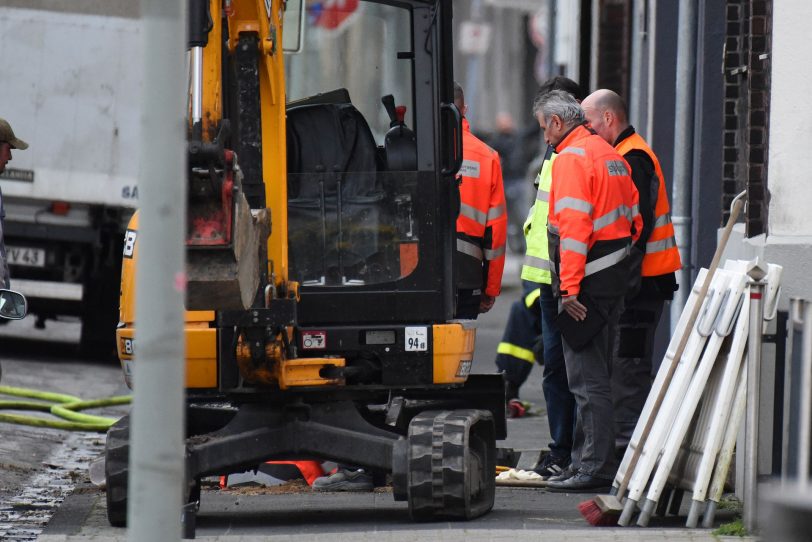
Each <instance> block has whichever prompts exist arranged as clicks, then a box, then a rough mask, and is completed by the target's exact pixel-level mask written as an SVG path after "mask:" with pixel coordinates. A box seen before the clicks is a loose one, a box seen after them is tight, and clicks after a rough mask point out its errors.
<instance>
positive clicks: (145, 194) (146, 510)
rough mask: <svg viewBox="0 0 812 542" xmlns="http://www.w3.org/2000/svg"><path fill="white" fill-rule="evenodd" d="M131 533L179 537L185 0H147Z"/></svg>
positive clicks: (139, 539)
mask: <svg viewBox="0 0 812 542" xmlns="http://www.w3.org/2000/svg"><path fill="white" fill-rule="evenodd" d="M141 13H142V17H143V23H144V24H143V30H144V32H143V40H144V41H143V45H144V50H143V66H144V88H143V95H142V98H143V100H142V113H141V119H142V124H141V148H142V155H141V160H140V164H141V170H140V176H139V187H140V217H139V231H138V262H137V264H136V265H137V267H136V269H137V278H136V318H135V320H136V330H137V331H136V333H137V347H136V351H135V375H134V387H135V394H134V398H133V408H132V424H131V428H132V432H131V451H130V477H129V495H128V503H129V504H128V526H129V530H128V539H129V540H130V541H131V542H143V541H145V540H161V541H172V540H180V539H181V522H180V518H181V504H182V499H183V494H182V488H183V485H184V476H185V467H184V411H185V409H184V395H183V393H184V392H183V388H184V337H183V310H184V308H183V297H184V292H185V269H184V267H185V250H184V230H185V227H184V226H185V217H186V118H185V117H186V92H187V84H188V79H187V77H188V74H187V73H185V72H186V70H185V68H184V66H185V65H186V62H185V53H186V1H185V0H144V1H143V2H142V3H141Z"/></svg>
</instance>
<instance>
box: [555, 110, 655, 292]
mask: <svg viewBox="0 0 812 542" xmlns="http://www.w3.org/2000/svg"><path fill="white" fill-rule="evenodd" d="M556 152H557V153H558V158H556V160H555V162H553V179H552V186H551V187H550V215H549V225H548V230H549V232H550V239H551V247H552V246H554V247H555V250H554V251H551V255H552V256H553V258H554V261H555V263H556V264H557V265H556V267H557V270H556V273H557V275H558V279H559V281H560V284H559V290H560V293H561V295H562V296H571V295H578V294H579V293H581V292H582V291H583V290H584V289H585V284H586V279H589V288H588V291H589V293H590V294H593V295H596V296H614V295H623V294H624V293H625V287H626V285H627V284H628V278H629V277H628V255H629V253H630V249H631V244H632V243H634V242H635V241H636V240H637V238H638V237H640V233H641V232H642V229H643V218H642V217H641V216H640V211H639V209H638V202H639V194H638V192H637V188H636V187H635V186H634V182H633V181H632V178H631V176H630V175H629V166H628V164H627V163H626V161H625V160H624V159H623V158H622V157H621V156H620V155H619V154H618V153H617V151H615V149H613V148H612V146H611V145H609V144H608V143H606V141H604V140H603V139H601V138H600V137H599V136H597V135H595V134H594V133H592V132H591V131H590V130H588V129H587V128H585V127H584V126H583V125H580V126H577V127H575V128H574V129H573V130H571V131H570V132H569V134H567V135H566V137H564V139H563V140H562V141H561V142H560V143H559V144H558V146H557V147H556Z"/></svg>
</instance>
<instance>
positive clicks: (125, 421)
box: [104, 416, 130, 527]
mask: <svg viewBox="0 0 812 542" xmlns="http://www.w3.org/2000/svg"><path fill="white" fill-rule="evenodd" d="M104 454H105V461H104V473H105V476H106V478H107V520H108V521H109V522H110V525H112V526H113V527H124V526H126V525H127V476H128V475H129V472H128V470H129V466H128V463H129V458H130V417H129V416H124V417H123V418H121V419H120V420H119V421H117V422H116V423H115V424H113V426H112V427H110V429H109V430H108V431H107V442H106V443H105V447H104Z"/></svg>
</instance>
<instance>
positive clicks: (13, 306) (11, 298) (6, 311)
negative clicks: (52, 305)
mask: <svg viewBox="0 0 812 542" xmlns="http://www.w3.org/2000/svg"><path fill="white" fill-rule="evenodd" d="M26 313H28V303H27V302H26V300H25V296H23V294H21V293H20V292H15V291H13V290H3V289H0V318H8V319H9V320H21V319H23V318H25V315H26Z"/></svg>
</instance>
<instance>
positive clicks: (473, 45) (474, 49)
mask: <svg viewBox="0 0 812 542" xmlns="http://www.w3.org/2000/svg"><path fill="white" fill-rule="evenodd" d="M491 30H492V29H491V25H489V24H485V23H475V22H473V21H465V22H462V23H460V40H459V43H458V46H459V50H460V52H461V53H462V54H464V55H484V54H485V53H486V52H488V46H489V45H490V44H491Z"/></svg>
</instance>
